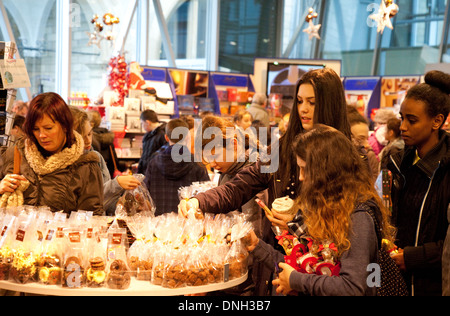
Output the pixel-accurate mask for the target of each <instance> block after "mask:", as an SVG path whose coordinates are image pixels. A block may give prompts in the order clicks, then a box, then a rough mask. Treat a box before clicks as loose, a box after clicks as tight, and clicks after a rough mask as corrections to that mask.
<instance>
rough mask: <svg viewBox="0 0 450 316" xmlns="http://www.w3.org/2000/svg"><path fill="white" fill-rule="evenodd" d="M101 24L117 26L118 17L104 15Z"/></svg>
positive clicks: (109, 14) (108, 14)
mask: <svg viewBox="0 0 450 316" xmlns="http://www.w3.org/2000/svg"><path fill="white" fill-rule="evenodd" d="M103 23H105V25H113V24H119V23H120V20H119V18H118V17H116V16H114V15H113V14H111V13H106V14H105V15H104V16H103Z"/></svg>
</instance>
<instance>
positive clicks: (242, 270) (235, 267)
mask: <svg viewBox="0 0 450 316" xmlns="http://www.w3.org/2000/svg"><path fill="white" fill-rule="evenodd" d="M234 220H235V223H234V225H233V226H232V228H231V247H230V250H229V251H228V254H227V256H226V259H225V264H226V266H227V267H228V269H229V279H230V280H233V279H237V278H240V277H242V276H244V275H245V274H246V273H247V271H248V251H247V250H246V247H245V245H244V243H243V242H242V239H243V238H244V237H246V236H247V235H248V234H249V233H250V232H251V231H252V229H253V228H252V225H251V223H250V222H247V221H246V220H245V216H244V215H243V214H241V215H238V216H235V217H234Z"/></svg>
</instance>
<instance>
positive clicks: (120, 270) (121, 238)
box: [106, 225, 131, 290]
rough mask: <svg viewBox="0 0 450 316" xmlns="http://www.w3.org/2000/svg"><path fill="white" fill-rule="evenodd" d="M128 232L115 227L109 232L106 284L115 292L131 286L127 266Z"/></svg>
mask: <svg viewBox="0 0 450 316" xmlns="http://www.w3.org/2000/svg"><path fill="white" fill-rule="evenodd" d="M127 250H128V239H127V231H126V229H123V228H117V226H115V225H113V226H111V228H110V229H109V230H108V246H107V260H108V261H107V262H108V269H107V271H108V275H107V279H106V284H107V286H108V287H109V288H111V289H115V290H126V289H128V287H129V286H130V282H131V273H130V270H129V268H128V265H127V254H126V253H127Z"/></svg>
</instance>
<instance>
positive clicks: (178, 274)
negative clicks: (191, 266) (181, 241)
mask: <svg viewBox="0 0 450 316" xmlns="http://www.w3.org/2000/svg"><path fill="white" fill-rule="evenodd" d="M189 252H190V251H189V250H188V249H187V248H181V249H170V252H169V253H168V254H167V257H166V258H170V259H168V260H166V262H165V264H164V273H163V281H162V284H161V285H162V286H163V287H166V288H170V289H177V288H180V287H184V286H186V281H187V273H188V271H187V269H186V266H185V261H186V258H187V257H188V256H189Z"/></svg>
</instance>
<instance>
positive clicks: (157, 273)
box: [150, 241, 171, 285]
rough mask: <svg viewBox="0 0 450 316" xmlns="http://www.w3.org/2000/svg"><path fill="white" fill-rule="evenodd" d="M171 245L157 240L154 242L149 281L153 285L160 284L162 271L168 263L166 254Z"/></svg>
mask: <svg viewBox="0 0 450 316" xmlns="http://www.w3.org/2000/svg"><path fill="white" fill-rule="evenodd" d="M170 249H171V247H170V246H168V245H167V244H164V243H163V242H160V241H157V242H156V243H155V247H154V252H153V267H152V279H151V281H150V282H151V283H152V284H154V285H162V284H163V281H164V273H165V271H166V270H167V267H168V265H169V263H170V257H169V256H168V254H169V251H170Z"/></svg>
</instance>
